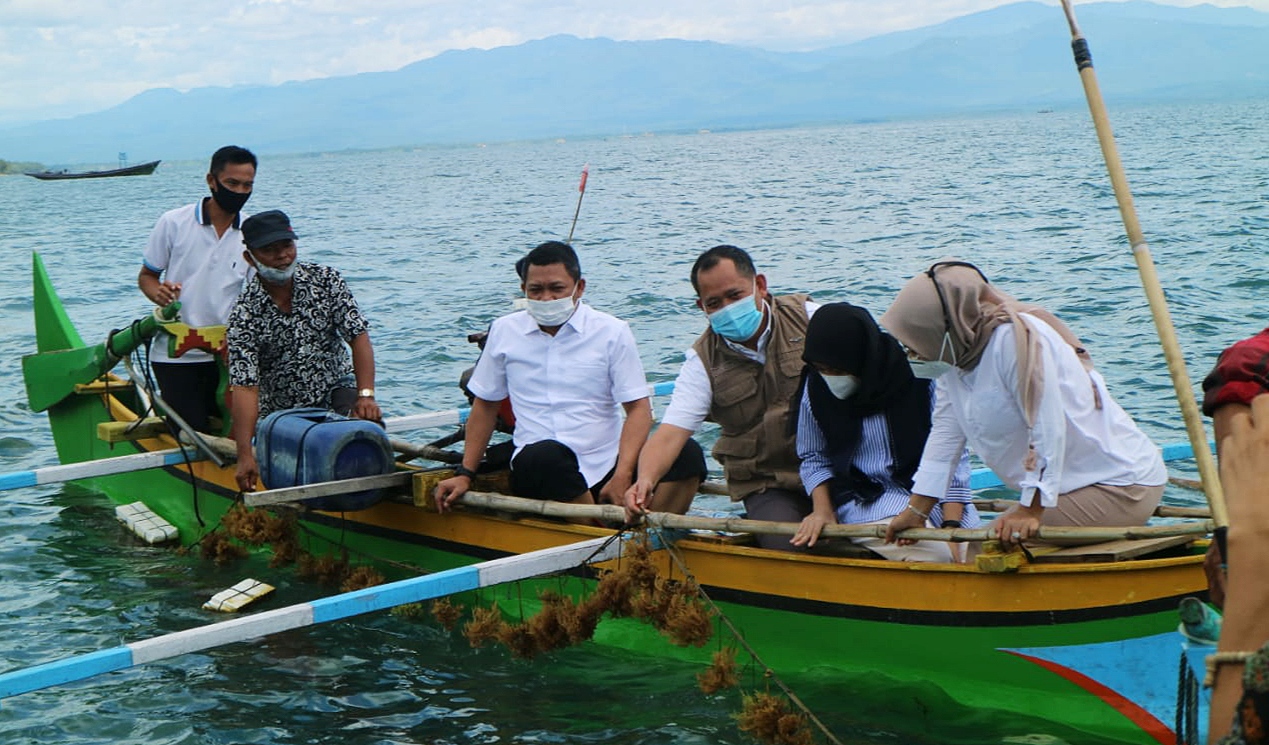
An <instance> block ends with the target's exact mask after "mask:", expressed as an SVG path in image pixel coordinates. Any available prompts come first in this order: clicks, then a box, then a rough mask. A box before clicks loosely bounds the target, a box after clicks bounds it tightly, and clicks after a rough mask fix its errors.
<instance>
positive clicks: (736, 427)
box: [625, 245, 819, 551]
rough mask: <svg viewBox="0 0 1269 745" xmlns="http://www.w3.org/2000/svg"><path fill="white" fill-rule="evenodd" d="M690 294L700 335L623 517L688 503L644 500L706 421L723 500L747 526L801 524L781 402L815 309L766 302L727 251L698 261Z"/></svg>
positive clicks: (794, 462) (793, 383) (734, 252)
mask: <svg viewBox="0 0 1269 745" xmlns="http://www.w3.org/2000/svg"><path fill="white" fill-rule="evenodd" d="M692 287H693V288H695V290H696V295H697V300H696V306H697V307H698V308H700V309H701V310H703V311H705V314H706V317H707V318H708V319H709V328H708V329H707V330H706V331H705V333H703V334H701V336H700V338H698V339H697V340H696V343H695V344H693V345H692V348H691V349H689V350H688V351H687V359H686V360H685V361H684V362H683V367H682V369H680V370H679V375H678V378H677V379H676V380H675V382H674V396H673V398H672V399H671V401H670V406H669V408H668V409H667V410H666V413H665V416H664V417H663V418H662V419H661V424H660V426H659V427H657V430H656V431H655V432H654V433H653V434H652V437H651V438H649V440H648V442H647V444H646V445H644V448H643V451H642V452H641V453H640V455H639V469H638V471H639V477H638V479H637V480H636V481H635V483H634V484H633V485H632V486H631V487H630V488H629V489H628V490H627V491H626V494H625V502H626V513H627V517H629V518H630V519H633V518H634V517H635V516H637V515H638V514H641V513H642V512H644V511H645V510H660V511H667V512H678V513H683V512H686V511H687V508H688V507H689V506H690V504H691V500H686V501H682V502H681V503H678V504H670V503H668V502H667V503H665V504H661V503H660V502H659V501H657V500H656V499H650V496H649V495H651V494H652V487H653V486H654V485H655V484H656V483H657V480H658V479H659V478H660V476H661V474H663V473H665V471H666V470H667V469H668V468H669V467H670V464H671V463H673V462H674V458H675V456H676V455H677V454H678V452H679V450H680V449H681V448H682V447H683V445H684V443H685V442H686V441H687V440H688V438H690V437H691V436H692V434H693V433H695V432H696V430H697V429H699V428H700V426H701V423H702V422H704V421H705V420H706V419H708V420H710V421H713V422H716V423H718V425H719V426H720V427H721V428H722V433H721V435H720V436H719V438H718V442H717V443H716V444H715V445H714V457H715V458H716V459H717V460H718V461H719V462H721V463H722V464H723V472H724V475H725V476H726V478H727V487H728V490H729V491H730V493H731V498H732V500H733V501H737V502H739V501H743V502H744V504H745V510H746V512H748V517H749V518H750V519H753V520H773V521H778V522H792V523H797V522H801V521H802V518H804V517H806V515H807V514H808V513H809V512H810V511H811V501H810V499H808V498H807V496H806V492H805V491H804V490H803V488H802V482H801V479H800V477H799V475H798V456H797V450H796V446H795V438H794V436H793V434H792V433H791V432H790V431H789V427H788V416H789V402H790V399H791V398H792V397H793V394H794V392H795V391H796V390H797V387H798V381H799V379H800V377H801V375H802V366H803V362H802V346H803V343H804V339H805V337H806V323H807V320H808V319H809V318H810V316H811V315H812V314H813V313H814V312H815V309H816V308H817V307H819V306H817V305H816V304H815V303H813V302H811V301H810V299H809V298H808V297H807V296H806V295H782V296H779V297H776V296H773V295H770V294H769V293H768V292H767V278H766V277H764V276H763V275H761V274H758V272H757V270H755V269H754V265H753V260H752V259H751V258H750V257H749V254H747V253H746V252H745V251H743V250H741V249H739V248H736V247H735V246H727V245H723V246H715V247H713V248H711V249H709V250H708V251H706V252H705V253H703V254H701V255H700V257H699V258H697V260H696V264H695V265H693V267H692ZM758 545H760V546H762V547H763V548H772V549H782V550H786V551H798V550H805V548H804V547H797V546H794V545H792V544H791V543H790V542H789V539H788V538H787V537H784V536H759V537H758Z"/></svg>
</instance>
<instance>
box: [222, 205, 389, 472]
mask: <svg viewBox="0 0 1269 745" xmlns="http://www.w3.org/2000/svg"><path fill="white" fill-rule="evenodd" d="M242 237H243V243H244V244H245V245H246V247H247V248H246V250H245V251H243V252H242V256H243V258H244V259H246V261H247V262H249V263H250V264H251V266H253V267H254V268H255V270H256V277H255V279H253V280H248V281H247V283H246V285H245V286H244V287H243V290H242V294H241V295H239V296H238V302H237V303H235V304H234V308H233V311H232V312H231V313H230V314H229V331H228V343H229V382H230V385H232V386H233V419H234V438H235V439H236V440H237V443H238V471H237V474H236V476H237V481H238V487H239V488H240V489H242V490H243V491H250V490H251V489H254V488H255V486H256V482H257V479H258V478H259V468H258V466H257V464H256V459H255V453H254V452H253V451H252V448H251V437H252V435H254V434H255V429H256V422H257V420H258V419H259V418H260V417H262V416H264V415H266V414H269V413H270V412H273V411H277V410H279V409H294V408H301V407H319V408H329V409H332V410H334V411H336V412H338V413H341V414H348V415H349V416H352V417H355V418H358V419H369V420H372V421H381V419H382V414H381V412H380V411H379V405H378V404H377V403H375V387H374V386H375V356H374V349H373V348H372V347H371V345H370V334H369V332H368V329H369V324H368V323H367V322H366V319H365V317H363V316H362V315H361V311H360V310H359V309H358V308H357V301H356V300H354V299H353V296H352V292H350V291H349V290H348V285H347V284H345V283H344V278H343V277H341V276H340V274H339V272H338V271H336V270H335V269H332V268H331V267H328V266H321V265H319V264H310V263H308V262H299V261H296V259H295V231H293V230H292V229H291V221H290V219H289V218H287V216H286V214H285V213H283V212H282V211H280V210H270V211H268V212H261V213H260V214H258V215H253V216H251V217H249V218H247V219H246V220H245V221H244V222H243V223H242ZM345 344H346V345H347V346H348V347H350V348H351V349H352V360H351V363H350V361H349V358H348V351H347V350H346V349H345Z"/></svg>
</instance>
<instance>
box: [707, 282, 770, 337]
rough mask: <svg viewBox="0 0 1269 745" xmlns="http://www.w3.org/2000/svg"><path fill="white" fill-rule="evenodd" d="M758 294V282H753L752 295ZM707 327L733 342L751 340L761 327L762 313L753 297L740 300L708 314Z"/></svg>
mask: <svg viewBox="0 0 1269 745" xmlns="http://www.w3.org/2000/svg"><path fill="white" fill-rule="evenodd" d="M757 292H758V281H757V280H756V279H755V280H754V294H757ZM707 317H708V318H709V327H710V328H712V329H714V333H716V334H718V335H719V336H721V337H723V338H724V339H730V340H731V341H734V342H742V341H746V340H748V339H751V338H753V335H754V334H756V333H758V327H759V326H761V325H762V311H760V310H758V307H757V306H756V305H754V302H753V295H750V296H749V297H746V298H741V299H740V300H737V301H736V302H734V303H732V304H731V305H728V306H727V307H725V308H720V309H718V310H716V311H714V312H713V313H710V314H709V315H708V316H707Z"/></svg>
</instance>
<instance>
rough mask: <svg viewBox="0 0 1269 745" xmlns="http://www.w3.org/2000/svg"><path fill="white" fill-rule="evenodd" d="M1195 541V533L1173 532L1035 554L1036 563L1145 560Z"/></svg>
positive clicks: (1187, 545) (1034, 560) (1177, 549)
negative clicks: (1159, 536) (1155, 536)
mask: <svg viewBox="0 0 1269 745" xmlns="http://www.w3.org/2000/svg"><path fill="white" fill-rule="evenodd" d="M1192 543H1194V536H1192V535H1172V536H1163V537H1161V538H1142V539H1139V540H1127V539H1120V540H1117V541H1104V542H1102V543H1090V544H1086V545H1083V546H1067V547H1065V548H1059V549H1057V550H1054V551H1047V552H1044V553H1039V552H1035V553H1033V557H1034V558H1033V559H1032V561H1033V562H1034V563H1036V564H1059V563H1081V562H1090V563H1091V562H1107V561H1124V560H1127V559H1144V558H1149V557H1151V556H1154V555H1157V554H1161V553H1164V552H1168V551H1174V552H1176V551H1180V550H1181V549H1183V548H1187V547H1189V546H1190V545H1191V544H1192Z"/></svg>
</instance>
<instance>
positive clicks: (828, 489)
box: [792, 303, 979, 561]
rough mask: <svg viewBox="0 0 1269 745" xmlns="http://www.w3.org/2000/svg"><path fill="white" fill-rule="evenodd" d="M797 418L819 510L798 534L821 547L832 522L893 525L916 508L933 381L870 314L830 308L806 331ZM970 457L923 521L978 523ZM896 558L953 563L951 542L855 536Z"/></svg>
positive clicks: (799, 541)
mask: <svg viewBox="0 0 1269 745" xmlns="http://www.w3.org/2000/svg"><path fill="white" fill-rule="evenodd" d="M802 360H803V361H804V362H806V368H805V369H804V370H803V372H802V385H801V387H800V389H799V399H800V401H799V408H798V418H797V446H798V457H799V458H801V459H802V465H801V475H802V483H803V486H804V487H805V488H806V491H807V493H808V494H809V495H810V496H811V502H812V505H813V508H812V511H811V514H810V515H808V516H807V517H806V518H805V519H804V520H803V521H802V525H801V527H800V528H799V530H798V533H797V534H796V535H795V536H794V537H793V539H792V543H793V544H794V545H804V544H805V545H807V546H814V545H815V542H816V539H817V538H818V537H819V533H820V530H821V529H822V528H823V526H824V525H831V524H834V523H879V524H887V523H889V522H890V520H891V518H893V517H894V516H895V515H897V514H898V513H899V512H901V511H903V510H904V509H908V508H909V507H908V496H909V494H910V493H911V489H912V476H913V474H915V473H916V470H917V465H918V464H919V463H920V461H921V451H922V449H924V447H925V438H926V436H927V435H928V434H929V432H930V410H931V408H932V404H933V388H932V381H928V380H923V379H920V378H916V377H914V376H913V375H912V368H911V366H910V365H909V364H908V359H907V355H906V354H905V352H904V351H903V348H902V347H901V346H899V343H898V342H897V341H895V340H894V338H893V337H891V336H890V335H888V334H886V333H885V332H884V331H882V330H881V329H880V328H879V327H878V326H877V322H876V321H874V320H873V318H872V316H871V315H870V314H869V313H868V311H867V310H864V309H863V308H860V307H858V306H854V305H851V304H849V303H832V304H829V305H824V306H821V307H820V308H819V309H818V310H816V312H815V315H814V316H812V317H811V321H810V324H809V325H808V326H807V329H806V345H805V348H804V351H803V353H802ZM970 499H971V494H970V491H969V459H968V455H966V456H964V457H962V459H961V463H960V466H959V467H958V468H957V469H956V472H955V474H953V475H952V478H951V483H950V485H949V488H948V489H947V495H946V496H945V497H944V501H942V502H940V503H939V504H938V505H937V506H936V507H935V508H934V510H933V511H932V513H931V514H929V515H922V518H923V519H925V520H926V521H928V522H930V523H931V524H932V525H936V526H940V525H941V526H946V527H954V526H959V527H967V528H968V527H975V526H977V524H978V522H979V518H978V513H977V511H975V509H974V507H973V505H972V504H969V502H970ZM853 541H854V542H855V543H856V544H859V545H863V546H865V547H867V548H869V549H871V550H873V551H875V552H877V553H880V554H882V555H883V556H886V557H887V558H893V559H899V560H905V561H951V560H952V552H951V550H950V549H949V547H948V545H947V544H946V543H942V542H938V541H918V542H915V543H910V544H908V545H897V544H886V543H885V541H884V539H882V538H860V539H853Z"/></svg>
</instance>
